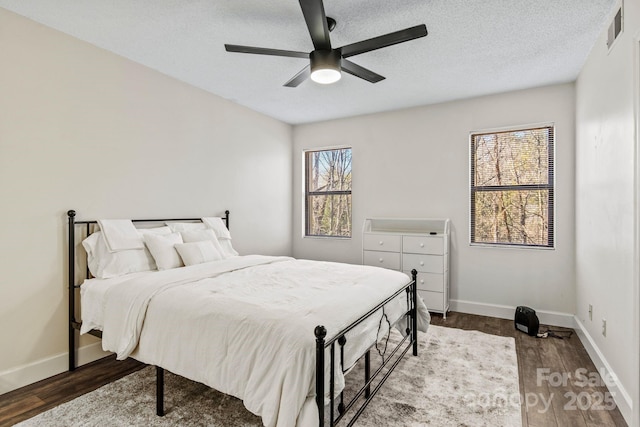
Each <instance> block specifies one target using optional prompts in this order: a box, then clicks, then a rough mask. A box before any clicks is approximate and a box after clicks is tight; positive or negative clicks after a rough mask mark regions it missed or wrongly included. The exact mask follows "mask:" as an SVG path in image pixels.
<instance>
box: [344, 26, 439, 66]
mask: <svg viewBox="0 0 640 427" xmlns="http://www.w3.org/2000/svg"><path fill="white" fill-rule="evenodd" d="M426 35H427V26H426V25H424V24H421V25H417V26H415V27H411V28H405V29H404V30H400V31H394V32H393V33H389V34H385V35H383V36H378V37H374V38H372V39H367V40H363V41H361V42H356V43H352V44H348V45H346V46H342V47H341V48H340V49H341V50H342V57H343V58H348V57H350V56H354V55H359V54H361V53H365V52H370V51H372V50H376V49H380V48H383V47H387V46H392V45H394V44H398V43H402V42H407V41H409V40H413V39H417V38H420V37H424V36H426Z"/></svg>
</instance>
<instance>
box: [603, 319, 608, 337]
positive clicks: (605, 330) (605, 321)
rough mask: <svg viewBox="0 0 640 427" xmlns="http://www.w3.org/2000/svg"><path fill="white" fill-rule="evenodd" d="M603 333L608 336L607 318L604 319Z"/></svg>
mask: <svg viewBox="0 0 640 427" xmlns="http://www.w3.org/2000/svg"><path fill="white" fill-rule="evenodd" d="M602 335H604V336H605V337H606V336H607V319H602Z"/></svg>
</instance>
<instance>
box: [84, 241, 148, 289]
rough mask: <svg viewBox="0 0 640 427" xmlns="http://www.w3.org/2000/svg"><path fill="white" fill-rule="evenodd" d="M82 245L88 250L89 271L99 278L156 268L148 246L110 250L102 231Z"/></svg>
mask: <svg viewBox="0 0 640 427" xmlns="http://www.w3.org/2000/svg"><path fill="white" fill-rule="evenodd" d="M82 246H83V247H84V249H85V251H87V264H88V266H89V271H90V272H91V274H92V275H93V277H97V278H98V279H108V278H110V277H118V276H124V275H125V274H129V273H137V272H140V271H151V270H155V269H156V263H155V262H154V260H153V257H152V256H151V253H149V251H148V250H147V248H142V249H129V250H124V251H118V252H109V249H108V248H107V244H106V242H105V241H104V237H103V236H102V232H101V231H96V232H95V233H93V234H91V235H90V236H89V237H87V238H86V239H84V240H83V241H82Z"/></svg>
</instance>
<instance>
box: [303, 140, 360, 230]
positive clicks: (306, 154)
mask: <svg viewBox="0 0 640 427" xmlns="http://www.w3.org/2000/svg"><path fill="white" fill-rule="evenodd" d="M335 150H351V156H352V159H353V147H351V146H348V145H341V146H331V147H318V148H309V149H305V150H303V152H302V169H303V177H302V178H303V188H304V207H303V209H304V212H303V216H304V229H303V237H304V238H312V239H314V238H318V239H341V240H344V239H351V238H352V237H353V182H352V185H351V190H332V191H309V176H310V173H309V172H310V164H309V158H310V156H309V154H310V153H317V152H320V151H335ZM352 161H353V160H352ZM351 174H352V180H353V164H352V169H351ZM332 195H350V196H351V198H352V202H351V206H352V209H351V212H350V218H349V221H350V222H351V234H350V235H349V236H336V235H329V234H310V233H309V231H310V221H309V219H310V211H309V200H310V198H311V197H313V196H332Z"/></svg>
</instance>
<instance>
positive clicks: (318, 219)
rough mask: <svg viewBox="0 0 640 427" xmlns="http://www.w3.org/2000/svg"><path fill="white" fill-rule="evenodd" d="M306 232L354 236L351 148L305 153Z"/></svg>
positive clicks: (311, 234) (327, 235)
mask: <svg viewBox="0 0 640 427" xmlns="http://www.w3.org/2000/svg"><path fill="white" fill-rule="evenodd" d="M305 171H306V172H305V183H306V185H305V187H306V189H305V217H306V226H305V230H306V231H305V235H307V236H326V237H351V148H340V149H334V150H321V151H307V152H306V153H305Z"/></svg>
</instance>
